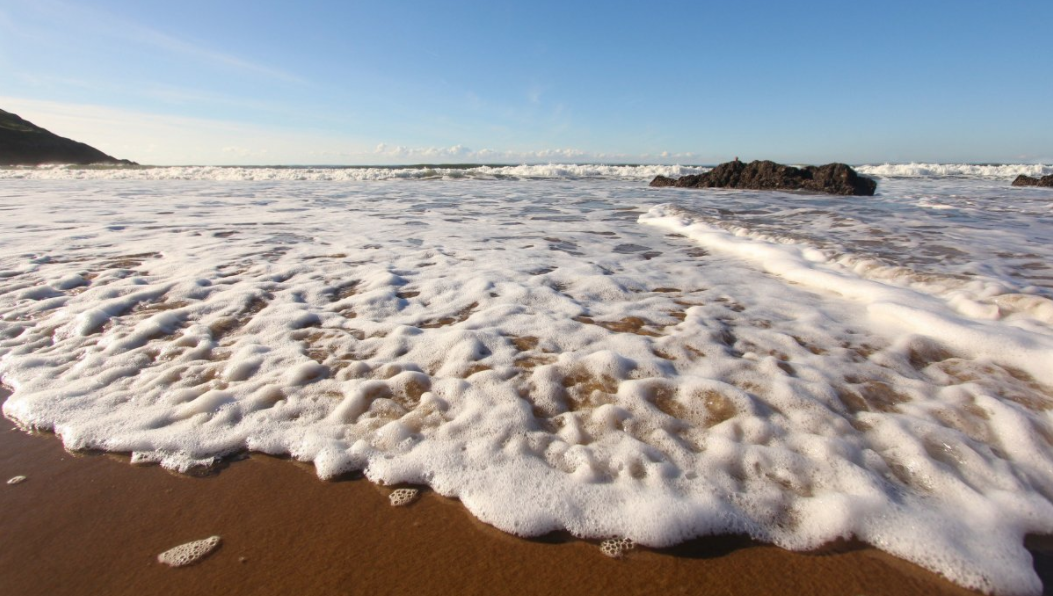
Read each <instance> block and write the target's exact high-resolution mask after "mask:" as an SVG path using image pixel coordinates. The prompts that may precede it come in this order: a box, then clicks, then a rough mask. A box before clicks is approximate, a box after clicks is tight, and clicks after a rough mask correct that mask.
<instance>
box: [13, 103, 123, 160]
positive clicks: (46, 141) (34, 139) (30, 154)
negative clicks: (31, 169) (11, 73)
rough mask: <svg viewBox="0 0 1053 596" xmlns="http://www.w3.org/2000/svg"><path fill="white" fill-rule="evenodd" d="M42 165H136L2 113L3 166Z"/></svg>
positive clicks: (17, 117) (15, 116)
mask: <svg viewBox="0 0 1053 596" xmlns="http://www.w3.org/2000/svg"><path fill="white" fill-rule="evenodd" d="M42 164H78V165H88V164H112V165H127V166H133V165H137V164H136V163H135V162H133V161H128V160H127V159H117V158H116V157H111V156H109V155H106V154H105V153H103V152H102V151H99V150H98V149H96V148H94V147H92V146H90V145H86V144H84V143H79V142H77V141H74V140H72V139H67V138H65V137H60V136H58V135H56V134H54V133H51V132H49V131H47V130H44V129H43V128H40V127H39V126H37V125H35V124H33V123H32V122H29V121H27V120H23V119H22V118H20V117H19V116H17V115H15V114H12V113H11V112H5V111H4V110H0V166H38V165H42Z"/></svg>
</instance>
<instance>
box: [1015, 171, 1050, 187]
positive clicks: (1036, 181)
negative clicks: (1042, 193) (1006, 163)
mask: <svg viewBox="0 0 1053 596" xmlns="http://www.w3.org/2000/svg"><path fill="white" fill-rule="evenodd" d="M1013 186H1048V187H1050V188H1053V174H1050V175H1049V176H1043V177H1041V178H1032V177H1031V176H1026V175H1024V174H1020V175H1019V176H1017V177H1016V180H1013Z"/></svg>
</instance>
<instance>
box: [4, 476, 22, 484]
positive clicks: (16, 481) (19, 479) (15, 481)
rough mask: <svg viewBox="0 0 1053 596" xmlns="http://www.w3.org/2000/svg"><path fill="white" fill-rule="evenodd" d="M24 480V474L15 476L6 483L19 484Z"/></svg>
mask: <svg viewBox="0 0 1053 596" xmlns="http://www.w3.org/2000/svg"><path fill="white" fill-rule="evenodd" d="M25 481H26V477H25V476H15V477H14V478H11V479H10V480H8V481H7V483H8V484H21V483H23V482H25Z"/></svg>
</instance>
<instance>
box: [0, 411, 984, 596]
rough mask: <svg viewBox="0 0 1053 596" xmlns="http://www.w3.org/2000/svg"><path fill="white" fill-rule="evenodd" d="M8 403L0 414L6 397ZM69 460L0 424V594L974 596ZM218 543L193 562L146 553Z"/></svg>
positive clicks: (443, 505)
mask: <svg viewBox="0 0 1053 596" xmlns="http://www.w3.org/2000/svg"><path fill="white" fill-rule="evenodd" d="M6 393H7V392H6V391H4V392H3V393H0V400H2V399H6ZM128 459H129V458H128V457H127V456H124V455H118V454H88V455H81V454H70V453H69V452H66V451H65V450H64V449H63V448H62V445H61V442H60V441H58V440H57V439H56V437H54V436H49V435H46V434H41V435H31V434H27V433H25V432H22V431H21V430H19V429H17V428H16V427H15V426H14V424H13V423H12V422H11V421H10V420H7V419H6V418H5V419H3V420H2V421H0V474H3V475H4V476H3V478H4V479H6V478H9V477H13V476H15V475H25V476H26V477H27V480H26V481H25V482H22V483H21V484H18V485H4V487H3V492H2V493H0V494H2V495H3V496H2V498H0V533H2V535H3V536H4V537H5V538H4V541H5V543H6V544H7V545H8V547H7V548H5V549H3V552H2V553H0V582H2V583H3V584H4V585H5V586H7V589H9V590H12V592H11V593H17V594H23V595H25V596H32V595H35V594H41V595H43V594H49V595H62V594H96V593H99V594H102V593H105V594H110V595H114V596H117V595H121V594H129V595H130V594H135V595H143V594H161V593H163V594H173V595H177V594H206V593H225V594H290V593H304V594H359V593H362V594H365V593H370V594H399V593H414V594H448V593H460V594H541V593H554V592H557V591H558V592H561V593H569V594H592V593H601V592H602V593H605V594H670V593H673V594H676V593H706V594H771V593H784V594H791V593H809V594H830V595H834V594H947V595H951V594H956V595H965V594H973V593H974V592H970V591H968V590H964V589H962V588H960V587H957V586H955V585H953V584H951V583H950V582H948V581H946V580H944V579H942V578H941V577H939V576H937V575H935V574H932V573H929V572H927V571H924V570H922V569H921V568H919V567H917V566H915V565H913V564H911V563H908V562H905V561H902V560H899V559H896V558H895V557H892V556H891V555H888V554H885V553H882V552H880V551H878V550H876V549H874V548H871V547H868V546H865V545H861V544H841V545H832V546H830V547H828V548H827V549H824V550H822V551H820V552H813V553H794V552H789V551H784V550H782V549H779V548H777V547H773V546H768V545H762V544H757V543H754V542H752V541H750V540H748V539H746V538H743V537H735V536H730V537H729V536H724V537H711V538H705V539H700V540H695V541H692V542H690V543H687V544H684V545H681V546H679V547H676V548H672V549H663V550H651V549H642V548H637V549H636V550H634V551H631V552H630V553H629V554H628V555H627V556H625V557H623V558H622V559H621V560H614V559H610V558H607V557H605V556H604V555H602V554H601V553H600V550H599V548H598V546H597V545H596V544H594V543H592V542H588V541H583V540H576V539H573V538H571V537H569V536H562V535H550V536H545V537H541V538H537V539H523V538H518V537H515V536H511V535H507V534H504V533H502V532H500V531H498V530H496V529H494V528H492V527H490V526H487V525H485V524H482V523H480V522H479V521H477V520H475V519H474V518H472V517H471V515H470V514H469V513H468V512H467V510H466V509H465V508H464V507H463V506H461V504H460V503H459V502H457V501H456V500H453V499H447V498H444V497H441V496H439V495H437V494H435V493H433V492H429V491H425V492H424V494H423V495H422V498H421V499H420V500H419V501H418V502H416V503H414V504H413V505H411V506H409V507H407V508H400V509H396V508H393V507H391V505H390V504H389V501H388V498H387V494H388V493H389V492H390V489H388V488H385V487H378V486H375V485H373V484H371V483H370V482H368V481H367V480H365V479H342V480H339V481H329V482H324V481H320V480H319V479H318V478H317V477H315V476H314V474H313V468H311V467H310V466H306V465H303V464H299V463H296V462H292V461H288V460H282V459H279V458H274V457H268V456H262V455H257V454H252V455H250V456H248V457H246V458H244V459H241V460H239V461H234V462H229V463H227V464H225V465H223V466H221V467H220V468H219V469H218V470H216V471H214V472H213V473H211V474H208V475H204V476H187V475H178V474H173V473H170V472H168V471H166V470H164V469H162V468H160V467H157V466H148V467H143V466H133V465H130V464H129V463H128ZM214 534H216V535H220V536H221V537H222V538H223V543H222V546H221V547H220V549H219V550H218V551H217V552H215V553H214V554H212V555H211V556H210V557H208V558H206V559H205V560H203V561H201V562H200V563H198V564H196V565H194V566H192V567H189V568H184V569H170V568H167V567H165V566H164V565H162V564H160V563H158V562H157V560H156V556H157V554H159V553H161V552H163V551H165V550H167V549H168V548H171V547H173V546H176V545H178V544H182V543H184V542H188V541H191V540H197V539H201V538H205V537H207V536H211V535H214Z"/></svg>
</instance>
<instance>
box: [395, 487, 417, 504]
mask: <svg viewBox="0 0 1053 596" xmlns="http://www.w3.org/2000/svg"><path fill="white" fill-rule="evenodd" d="M419 493H420V491H418V490H417V489H415V488H399V489H396V490H395V491H393V492H392V493H391V495H390V496H389V497H388V498H389V499H391V505H392V506H393V507H402V506H404V505H409V504H410V503H412V502H414V501H416V500H417V495H418V494H419Z"/></svg>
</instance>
